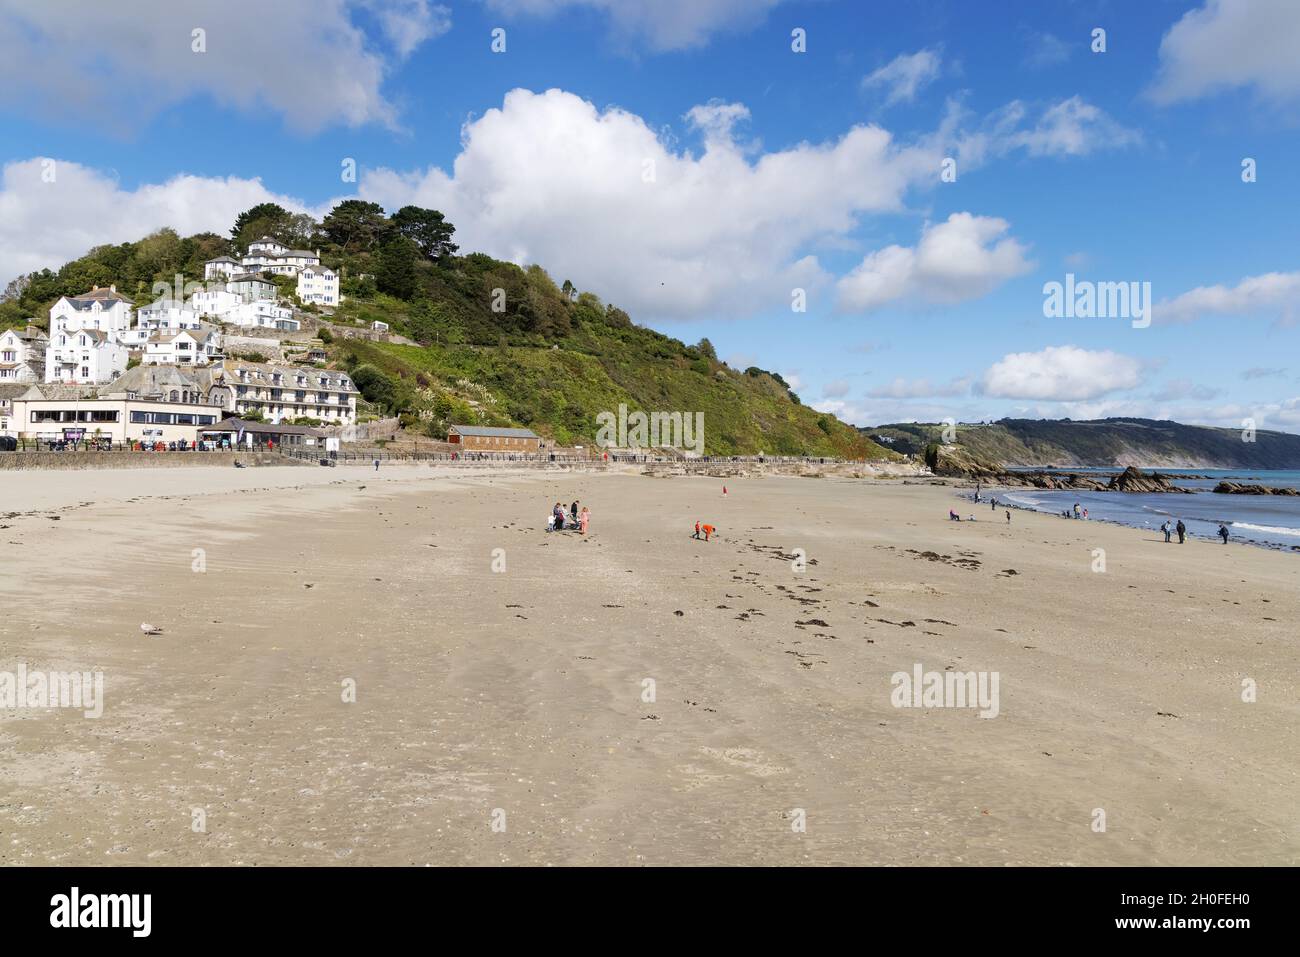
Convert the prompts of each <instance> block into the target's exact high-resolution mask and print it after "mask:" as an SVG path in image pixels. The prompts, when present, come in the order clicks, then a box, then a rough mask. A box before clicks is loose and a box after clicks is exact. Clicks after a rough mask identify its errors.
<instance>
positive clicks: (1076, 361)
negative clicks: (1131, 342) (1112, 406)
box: [979, 346, 1142, 401]
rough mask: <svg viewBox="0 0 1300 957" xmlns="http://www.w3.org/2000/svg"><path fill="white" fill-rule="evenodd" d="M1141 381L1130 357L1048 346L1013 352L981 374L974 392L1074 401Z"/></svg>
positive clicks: (1139, 370)
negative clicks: (977, 390)
mask: <svg viewBox="0 0 1300 957" xmlns="http://www.w3.org/2000/svg"><path fill="white" fill-rule="evenodd" d="M1141 382H1142V364H1141V362H1139V361H1138V360H1137V359H1134V358H1132V357H1131V356H1125V355H1120V354H1119V353H1116V352H1110V351H1108V350H1098V351H1090V350H1088V349H1081V348H1079V347H1078V346H1049V347H1047V348H1046V349H1043V350H1041V351H1040V352H1013V353H1011V354H1010V355H1006V356H1003V357H1002V358H1001V359H999V360H998V361H997V362H995V363H994V364H993V365H992V366H990V367H989V369H988V371H987V372H985V373H984V377H983V380H982V381H981V382H980V383H979V391H980V392H981V393H982V394H984V395H987V396H992V397H995V398H1004V399H1048V400H1056V401H1079V400H1084V399H1096V398H1098V397H1100V396H1103V395H1107V394H1109V393H1112V392H1119V391H1121V390H1124V389H1132V388H1135V387H1136V386H1138V385H1140V384H1141Z"/></svg>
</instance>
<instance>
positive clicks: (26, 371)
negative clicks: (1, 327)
mask: <svg viewBox="0 0 1300 957" xmlns="http://www.w3.org/2000/svg"><path fill="white" fill-rule="evenodd" d="M49 347H50V340H49V337H48V336H46V335H45V333H43V332H42V331H41V330H40V329H37V328H36V327H35V326H28V327H27V328H26V329H22V330H20V329H6V330H5V331H4V332H3V333H0V383H12V382H43V381H45V353H46V352H47V351H48V350H49Z"/></svg>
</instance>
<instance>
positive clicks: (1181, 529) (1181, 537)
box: [1174, 518, 1187, 545]
mask: <svg viewBox="0 0 1300 957" xmlns="http://www.w3.org/2000/svg"><path fill="white" fill-rule="evenodd" d="M1174 528H1175V529H1176V530H1177V531H1178V544H1179V545H1181V544H1183V542H1185V541H1186V540H1187V526H1186V525H1184V524H1183V520H1182V519H1181V518H1180V519H1179V520H1178V524H1177V525H1175V526H1174Z"/></svg>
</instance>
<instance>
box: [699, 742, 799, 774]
mask: <svg viewBox="0 0 1300 957" xmlns="http://www.w3.org/2000/svg"><path fill="white" fill-rule="evenodd" d="M700 750H701V751H703V752H704V753H705V754H707V755H708V756H709V757H711V758H716V759H717V760H719V761H721V762H723V763H724V764H728V765H730V766H731V767H734V768H739V769H740V770H742V771H748V772H749V773H750V774H753V775H755V776H756V777H760V778H770V777H773V776H774V775H777V774H785V773H786V772H787V771H788V770H789V768H785V767H782V766H781V765H779V764H772V763H771V762H769V761H768V760H766V758H765V757H764V755H763V754H762V752H760V751H756V750H754V749H753V748H701V749H700Z"/></svg>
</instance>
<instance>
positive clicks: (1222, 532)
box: [1219, 522, 1228, 545]
mask: <svg viewBox="0 0 1300 957" xmlns="http://www.w3.org/2000/svg"><path fill="white" fill-rule="evenodd" d="M1219 537H1220V538H1222V539H1223V544H1225V545H1226V544H1228V526H1227V525H1224V524H1223V523H1222V522H1220V523H1219Z"/></svg>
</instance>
